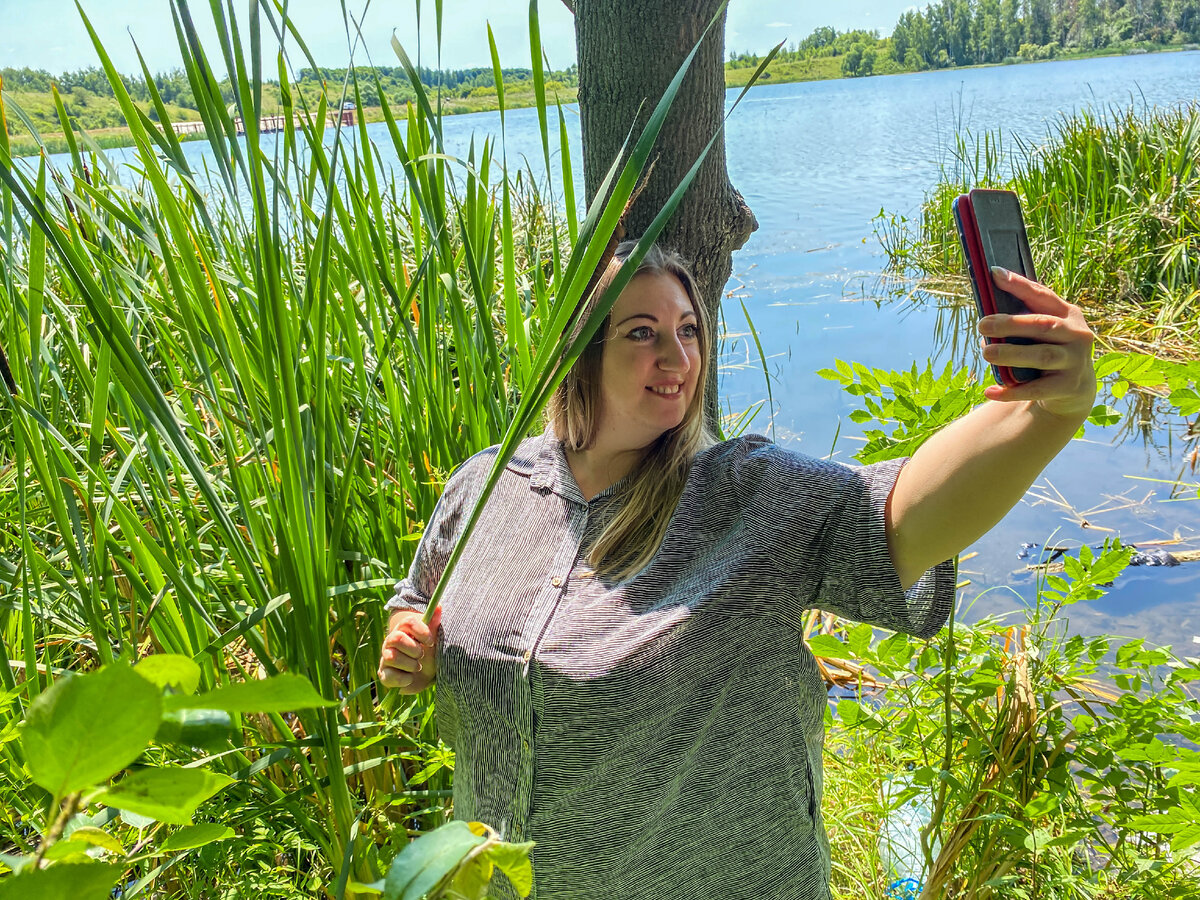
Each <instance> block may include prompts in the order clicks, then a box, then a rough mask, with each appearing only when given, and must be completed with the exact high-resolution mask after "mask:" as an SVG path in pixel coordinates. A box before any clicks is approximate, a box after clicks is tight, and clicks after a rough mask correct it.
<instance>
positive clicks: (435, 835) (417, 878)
mask: <svg viewBox="0 0 1200 900" xmlns="http://www.w3.org/2000/svg"><path fill="white" fill-rule="evenodd" d="M486 840H487V838H484V837H480V836H479V835H477V834H474V833H473V832H472V831H471V828H470V826H468V825H467V823H466V822H450V823H449V824H447V825H443V826H442V827H441V828H438V829H436V830H434V831H431V832H429V833H428V834H423V835H421V836H420V837H419V838H417V839H416V840H414V841H412V842H411V843H409V844H408V845H407V846H406V847H405V848H404V849H403V850H401V851H400V853H399V855H397V856H396V859H395V860H394V861H393V862H392V866H391V868H390V869H388V874H387V879H386V880H385V881H384V887H383V896H384V898H385V900H421V898H422V897H424V896H425V895H426V894H427V893H429V892H430V891H431V890H433V888H434V887H436V886H437V885H438V884H439V883H440V882H441V881H442V879H444V878H446V876H448V875H449V874H450V873H451V872H453V871H454V870H455V869H456V868H457V867H458V866H459V864H460V863H462V861H463V859H465V858H466V855H467V854H468V853H470V852H471V851H472V850H474V849H475V848H476V847H478V846H479V845H480V844H482V843H483V842H484V841H486Z"/></svg>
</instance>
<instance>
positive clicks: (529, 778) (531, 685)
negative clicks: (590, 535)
mask: <svg viewBox="0 0 1200 900" xmlns="http://www.w3.org/2000/svg"><path fill="white" fill-rule="evenodd" d="M570 506H571V508H570V513H569V514H570V517H571V525H572V526H574V527H572V528H571V529H570V530H569V531H568V537H567V538H566V539H565V540H563V541H562V543H561V545H560V546H559V549H558V552H557V553H556V554H555V557H554V559H553V561H552V562H551V570H552V571H554V572H569V571H570V568H571V566H572V565H573V564H574V561H575V559H576V558H577V557H578V554H579V545H580V539H579V538H576V537H573V536H575V535H582V534H583V529H584V528H585V527H586V525H587V509H586V508H580V507H579V506H578V505H577V504H573V503H572V504H570ZM581 517H582V523H581V522H580V521H579V520H580V518H581ZM567 581H568V579H567V578H564V577H563V576H562V575H557V574H556V575H552V576H551V577H550V579H549V585H548V586H547V587H545V588H544V589H543V590H542V591H541V592H540V595H539V596H538V598H537V599H536V600H535V601H534V604H533V608H532V609H531V610H530V615H529V618H528V620H527V622H526V631H525V634H524V638H525V644H526V649H525V651H524V652H523V653H522V654H521V660H522V666H521V678H520V679H518V685H517V690H518V691H520V692H521V693H522V694H523V695H524V696H523V700H524V702H523V703H522V705H523V706H525V708H526V711H527V715H526V716H523V717H521V718H520V719H519V720H518V732H519V734H520V738H521V749H520V753H521V761H520V767H519V773H518V777H517V796H516V798H515V802H514V808H513V822H512V825H513V839H514V840H515V839H518V838H519V837H520V836H523V835H524V834H525V828H526V826H527V825H528V823H529V812H530V809H531V807H532V803H533V737H534V735H533V730H534V721H533V719H534V695H535V694H537V693H538V692H539V691H540V690H541V683H540V679H537V683H535V676H534V674H533V665H532V661H533V657H534V654H535V653H536V652H537V647H538V644H539V643H540V642H541V640H542V638H543V636H544V635H545V634H546V632H547V631H549V630H550V626H551V623H552V622H553V620H554V615H555V613H556V612H557V610H558V605H559V603H560V602H561V601H562V598H563V596H564V595H565V594H566V588H565V585H566V584H567ZM543 584H545V582H543Z"/></svg>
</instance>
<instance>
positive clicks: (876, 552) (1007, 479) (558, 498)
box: [380, 243, 1095, 900]
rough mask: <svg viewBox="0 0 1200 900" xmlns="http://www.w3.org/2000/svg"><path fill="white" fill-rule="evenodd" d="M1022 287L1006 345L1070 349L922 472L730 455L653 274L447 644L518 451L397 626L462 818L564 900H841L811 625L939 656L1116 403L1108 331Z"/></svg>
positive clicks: (524, 486) (449, 515)
mask: <svg viewBox="0 0 1200 900" xmlns="http://www.w3.org/2000/svg"><path fill="white" fill-rule="evenodd" d="M632 248H633V244H632V243H626V244H623V245H622V246H621V247H620V248H619V249H618V252H617V256H616V258H615V259H614V262H613V264H612V265H611V266H610V268H609V270H608V271H607V272H606V273H605V277H604V278H603V279H601V285H600V287H599V288H598V289H597V290H596V291H595V293H594V294H593V298H595V297H598V296H599V295H600V294H601V293H602V291H603V288H604V286H605V285H606V284H607V283H608V282H609V281H611V279H612V277H613V276H614V275H615V273H616V271H617V268H618V267H619V266H620V265H621V261H622V260H624V259H625V258H626V257H627V255H628V253H629V252H630V251H631V250H632ZM996 283H997V284H998V285H1000V286H1001V287H1003V288H1004V289H1006V290H1008V291H1010V292H1012V293H1014V294H1015V295H1016V296H1018V297H1020V298H1021V299H1023V300H1024V301H1025V302H1026V303H1027V304H1028V306H1029V308H1030V309H1032V310H1033V311H1034V314H1032V315H1026V316H1020V317H1006V316H992V317H989V318H986V319H984V320H982V322H981V323H980V331H981V333H983V334H985V335H989V336H993V337H1012V336H1024V337H1030V338H1034V339H1035V340H1038V341H1040V342H1041V343H1039V344H1036V345H1016V344H990V345H988V346H987V347H986V348H985V350H984V356H985V358H986V359H987V360H988V361H989V362H993V363H998V364H1000V365H1009V366H1031V367H1036V368H1040V369H1043V370H1045V374H1044V375H1043V377H1041V378H1039V379H1038V380H1037V381H1034V382H1032V383H1030V384H1027V385H1023V386H1021V387H1015V388H1011V387H1001V386H991V387H989V388H988V389H987V391H986V394H987V397H988V398H989V400H991V401H996V402H989V403H985V404H984V405H982V406H980V407H979V408H977V409H975V410H974V411H972V412H971V413H970V414H968V415H967V416H964V417H963V418H962V419H960V420H959V421H957V422H956V423H954V424H952V425H951V426H949V427H947V428H945V429H944V430H943V431H941V432H940V433H939V434H937V435H935V436H934V437H933V438H931V439H930V440H929V441H927V442H926V443H925V444H924V445H923V446H922V447H921V448H920V450H918V451H917V453H916V454H915V455H914V456H913V457H912V459H910V460H908V461H907V462H905V461H903V460H897V461H891V462H886V463H880V464H877V465H873V466H867V467H862V468H851V467H847V466H842V465H839V464H836V463H832V462H828V461H822V460H815V459H811V458H809V457H807V456H804V455H802V454H799V453H794V452H791V451H787V450H783V449H780V448H778V447H776V446H775V445H774V444H772V443H771V442H769V441H767V440H766V439H765V438H762V437H759V436H754V435H752V436H748V437H742V438H738V439H735V440H732V441H725V442H721V443H718V442H716V441H714V440H713V439H712V438H711V437H710V436H708V435H707V434H706V433H705V430H704V426H703V418H702V411H703V408H704V396H703V395H704V384H705V368H706V365H707V363H708V348H707V346H706V342H707V336H708V334H709V331H708V323H707V322H706V320H705V319H706V317H705V311H704V308H703V304H702V303H701V302H700V301H699V299H698V297H697V294H696V288H695V285H694V283H693V281H692V278H691V276H690V275H689V274H688V272H687V270H686V268H685V267H684V266H683V265H682V263H681V262H680V260H679V258H678V257H676V256H674V255H673V254H668V253H663V252H660V251H658V250H653V251H652V252H651V253H649V254H648V255H647V256H646V258H645V260H644V261H643V263H642V264H641V266H640V267H639V268H638V272H637V274H636V275H635V276H634V278H633V279H632V280H631V281H630V282H629V284H628V285H627V287H626V288H625V290H624V291H623V292H622V293H621V295H620V297H619V298H618V299H617V302H616V304H615V305H614V306H613V309H612V312H611V313H610V315H609V316H608V319H607V320H606V322H605V323H604V324H603V325H602V326H601V328H600V329H599V331H598V332H597V336H596V338H595V339H594V340H593V341H592V342H591V344H590V345H589V346H588V348H587V349H586V351H585V352H584V354H583V356H581V357H580V360H579V362H578V363H577V364H576V366H575V367H574V369H573V370H572V372H571V373H570V375H569V376H568V378H567V379H566V380H565V382H564V383H563V385H562V386H561V388H560V389H559V391H558V393H557V394H556V395H555V397H554V399H553V402H552V404H551V407H550V409H549V414H548V418H549V422H550V427H549V428H548V429H547V430H546V432H545V433H544V434H543V435H541V436H539V437H535V438H530V439H528V440H526V441H525V442H523V443H522V444H521V445H520V447H519V449H518V452H517V453H516V455H515V456H514V458H513V460H512V461H511V462H510V463H509V465H508V467H507V470H506V471H505V473H504V474H503V476H502V477H501V479H500V481H499V483H498V485H497V487H496V489H495V491H494V493H493V494H492V496H491V498H490V499H489V501H488V505H487V512H486V513H485V515H484V517H483V518H482V519H481V522H480V526H479V527H478V528H477V529H476V531H475V533H474V534H473V535H472V536H471V539H470V540H469V542H468V545H467V547H466V550H465V552H464V554H463V556H462V559H461V561H460V563H459V565H458V566H457V568H456V569H455V571H454V573H453V574H452V576H451V580H450V583H449V585H448V586H447V590H446V593H445V595H444V596H445V601H444V607H445V618H444V620H442V619H441V618H440V615H441V610H440V609H439V610H438V613H437V615H435V617H434V619H433V621H432V623H431V624H432V625H433V628H432V632H431V630H430V629H429V628H427V627H426V626H425V625H424V624H423V623H422V622H421V617H420V614H421V612H422V611H423V610H424V608H425V604H426V603H427V602H428V599H427V598H428V596H429V594H430V593H431V592H432V590H433V588H434V586H435V585H436V583H437V580H438V578H439V576H440V574H441V571H442V568H443V566H444V564H445V560H446V558H447V556H448V554H449V552H450V550H451V549H452V547H453V546H454V540H455V537H456V536H457V534H458V533H459V529H460V528H461V526H462V523H463V521H464V520H465V518H466V515H467V514H468V513H469V512H470V509H471V505H472V503H473V502H474V500H475V498H476V497H478V496H479V492H480V490H481V486H482V483H483V480H484V478H485V477H486V474H487V471H488V469H489V468H490V466H491V463H492V457H493V454H494V450H488V451H484V452H483V453H480V454H477V455H476V456H474V457H472V458H471V459H470V460H468V461H467V462H466V463H464V464H463V466H462V467H461V468H460V469H459V470H458V471H457V472H456V473H455V475H454V476H453V477H452V478H451V479H450V481H449V483H448V484H447V486H446V489H445V492H444V494H443V496H442V498H441V500H440V502H439V504H438V507H437V509H436V511H435V513H434V515H433V517H432V518H431V521H430V522H429V525H428V528H427V530H426V532H425V535H424V537H423V538H422V541H421V544H420V547H419V549H418V552H417V556H416V559H415V561H414V563H413V567H412V571H411V573H410V575H409V577H408V578H407V579H405V580H404V581H402V582H400V583H399V584H398V585H397V589H396V594H395V596H394V597H393V599H392V600H391V601H390V602H389V604H388V606H389V607H390V608H392V609H394V610H396V611H395V612H394V613H393V616H392V619H391V623H390V628H389V634H388V637H387V639H386V641H385V644H384V651H383V658H382V660H381V664H380V680H381V681H382V683H383V684H384V685H386V686H389V687H395V688H398V689H399V690H401V691H403V692H405V693H414V692H416V691H419V690H421V689H423V688H424V687H426V686H428V685H429V683H430V682H431V681H432V680H433V678H434V676H435V675H436V676H437V679H438V695H437V710H438V720H439V727H440V729H441V733H442V737H443V739H444V740H446V741H447V742H448V743H450V744H452V745H453V746H454V747H455V749H456V751H457V755H456V764H455V776H454V813H455V816H456V817H457V818H460V819H466V820H479V821H483V822H486V823H488V824H490V825H492V826H493V827H495V828H497V829H498V830H499V831H500V832H501V835H502V836H503V837H504V838H505V839H507V840H511V841H521V840H534V841H536V842H537V843H536V846H535V848H534V851H533V867H534V876H535V879H536V884H535V896H536V897H538V898H539V900H548V898H572V900H627V898H628V900H634V898H637V900H736V898H743V897H744V898H747V900H767V898H770V900H824V898H827V897H828V896H829V888H828V879H829V845H828V843H827V841H826V837H825V832H824V829H823V827H822V824H821V816H820V801H821V789H822V772H821V746H822V741H823V737H824V728H823V724H822V716H823V712H824V709H825V687H824V684H823V682H822V680H821V677H820V674H819V673H818V671H817V667H816V665H815V662H814V660H813V657H812V655H811V654H810V653H809V652H808V650H807V648H806V647H805V645H804V642H803V640H802V639H801V636H800V634H801V628H802V618H803V614H804V611H805V610H807V609H810V608H813V607H819V608H821V609H825V610H829V611H832V612H835V613H837V614H839V615H841V616H843V617H845V618H848V619H853V620H856V621H863V622H870V623H871V624H873V625H878V626H880V627H883V628H888V629H892V630H896V631H904V632H908V633H911V634H915V635H918V636H921V637H929V636H932V635H933V634H935V633H936V632H937V631H938V630H939V629H940V628H941V626H942V624H943V623H944V621H945V620H946V618H947V616H948V614H949V610H950V605H951V603H952V602H953V598H954V583H955V582H954V568H953V563H952V562H951V561H950V560H952V558H953V557H954V555H955V554H956V553H958V551H959V550H961V549H962V548H963V547H965V546H967V545H968V544H970V543H971V542H972V541H974V540H975V539H976V538H977V537H979V536H980V535H981V534H983V533H984V532H985V531H986V530H987V529H988V528H990V527H991V526H992V525H993V524H995V523H996V522H997V521H998V520H999V519H1000V518H1001V517H1002V516H1003V515H1004V513H1005V512H1006V511H1007V510H1008V509H1009V508H1010V507H1011V506H1013V505H1014V504H1015V503H1016V502H1017V501H1018V500H1019V499H1020V498H1021V496H1022V495H1023V493H1024V492H1025V489H1026V488H1027V487H1028V486H1029V484H1031V483H1032V481H1033V479H1034V478H1035V477H1036V476H1037V474H1038V473H1039V472H1040V471H1041V469H1042V468H1043V466H1045V464H1046V463H1047V462H1049V461H1050V459H1051V458H1053V456H1054V455H1055V454H1056V453H1057V452H1058V450H1059V449H1060V448H1061V447H1062V446H1063V445H1064V444H1065V443H1066V442H1067V441H1068V440H1069V439H1070V438H1071V436H1072V435H1073V434H1074V433H1075V431H1076V429H1077V428H1078V427H1079V425H1080V423H1081V422H1082V421H1083V420H1084V418H1086V416H1087V415H1088V412H1089V411H1090V410H1091V407H1092V400H1093V398H1094V394H1095V376H1094V374H1093V372H1092V368H1091V350H1090V347H1091V333H1090V332H1089V331H1088V328H1087V325H1086V323H1085V322H1084V321H1083V317H1082V315H1081V314H1080V312H1079V310H1078V309H1076V308H1075V307H1074V306H1071V305H1070V304H1068V303H1066V302H1064V301H1063V300H1061V299H1059V298H1058V297H1057V296H1055V295H1054V293H1053V292H1052V291H1050V290H1049V289H1048V288H1045V287H1042V286H1041V285H1037V284H1034V283H1032V282H1028V281H1025V280H1024V279H1022V278H1020V277H1019V276H1016V275H1011V274H1006V273H1002V272H997V274H996ZM439 633H440V640H437V635H438V634H439ZM435 646H436V653H435V652H434V648H435ZM503 880H504V879H503V876H497V879H496V881H497V882H502V881H503ZM494 890H495V893H496V895H497V896H502V897H507V896H515V894H514V893H513V892H512V890H511V886H510V885H508V884H507V883H504V884H495V885H494Z"/></svg>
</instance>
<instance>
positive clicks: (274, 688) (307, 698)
mask: <svg viewBox="0 0 1200 900" xmlns="http://www.w3.org/2000/svg"><path fill="white" fill-rule="evenodd" d="M337 705H338V703H337V701H336V700H326V699H325V698H324V697H322V696H321V695H320V694H318V693H317V691H316V688H314V687H313V686H312V683H311V682H310V681H309V680H308V679H307V678H302V677H301V676H299V675H290V674H286V673H285V674H283V675H276V676H275V677H273V678H266V679H263V680H262V681H238V682H234V683H233V684H230V685H226V686H225V687H221V688H217V689H216V690H215V691H209V692H208V693H206V694H197V695H195V696H191V697H185V696H180V695H176V696H172V697H166V698H164V700H163V706H164V708H165V709H167V710H171V711H174V710H178V709H219V710H224V711H225V712H230V713H251V712H261V713H272V712H291V711H292V710H296V709H312V708H314V707H318V706H337Z"/></svg>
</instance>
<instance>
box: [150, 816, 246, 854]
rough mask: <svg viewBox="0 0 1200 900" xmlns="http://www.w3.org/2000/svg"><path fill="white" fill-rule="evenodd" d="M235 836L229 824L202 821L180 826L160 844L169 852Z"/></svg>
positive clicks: (201, 845)
mask: <svg viewBox="0 0 1200 900" xmlns="http://www.w3.org/2000/svg"><path fill="white" fill-rule="evenodd" d="M233 836H234V830H233V829H232V828H229V827H228V826H225V825H218V824H216V823H215V822H201V823H200V824H199V825H188V826H187V827H185V828H180V829H179V830H178V831H176V832H175V833H174V834H172V835H170V836H169V837H168V838H167V839H166V840H164V841H162V842H161V843H160V844H159V845H158V846H159V847H160V848H161V849H163V850H166V851H169V852H173V851H176V850H191V849H192V848H194V847H203V846H205V845H206V844H213V843H216V842H217V841H224V840H226V839H228V838H231V837H233Z"/></svg>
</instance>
